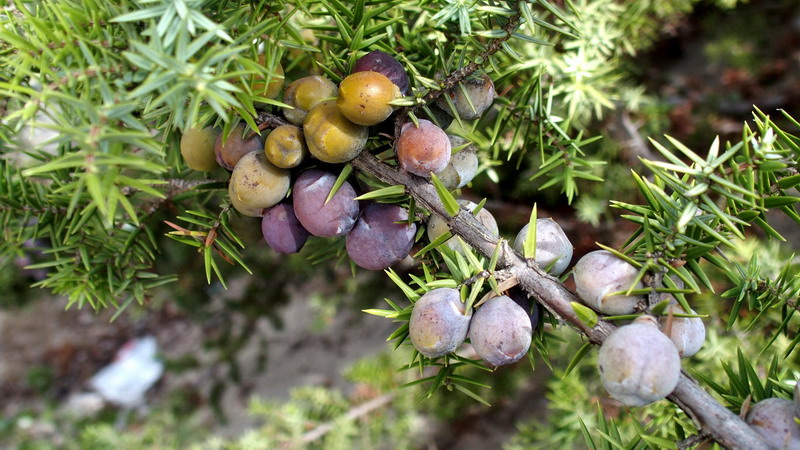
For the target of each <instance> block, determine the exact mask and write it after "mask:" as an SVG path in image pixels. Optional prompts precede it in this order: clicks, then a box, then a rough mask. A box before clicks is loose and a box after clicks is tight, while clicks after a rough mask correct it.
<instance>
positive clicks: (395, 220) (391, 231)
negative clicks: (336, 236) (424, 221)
mask: <svg viewBox="0 0 800 450" xmlns="http://www.w3.org/2000/svg"><path fill="white" fill-rule="evenodd" d="M407 221H408V212H407V211H406V210H405V209H403V208H401V207H399V206H395V205H384V204H373V205H369V206H367V207H366V208H364V212H363V213H362V214H361V218H360V219H358V222H357V223H356V226H355V227H353V229H352V230H350V233H348V234H347V244H346V245H347V254H348V255H349V256H350V259H352V260H353V262H355V263H356V265H358V266H359V267H362V268H364V269H368V270H383V269H386V268H388V267H391V266H393V265H394V264H396V263H398V262H400V261H402V260H403V259H404V258H405V257H406V256H408V253H409V252H410V251H411V247H412V246H413V245H414V235H415V234H416V232H417V226H416V225H415V224H414V223H411V224H409V223H407Z"/></svg>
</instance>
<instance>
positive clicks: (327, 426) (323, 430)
mask: <svg viewBox="0 0 800 450" xmlns="http://www.w3.org/2000/svg"><path fill="white" fill-rule="evenodd" d="M394 397H395V393H394V392H390V393H388V394H384V395H381V396H380V397H376V398H373V399H372V400H370V401H368V402H366V403H364V404H361V405H359V406H357V407H355V408H353V409H351V410H350V411H348V412H347V414H345V415H344V416H342V417H340V418H339V419H337V420H332V421H330V422H326V423H324V424H322V425H320V426H318V427H316V428H314V429H313V430H311V431H309V432H308V433H306V434H304V435H303V436H302V437H301V438H300V443H301V444H310V443H312V442H314V441H316V440H317V439H319V438H321V437H322V436H325V435H326V434H328V433H330V432H331V431H332V430H333V429H334V428H335V427H336V424H337V422H338V421H339V420H355V419H358V418H360V417H363V416H365V415H367V414H369V413H371V412H372V411H374V410H376V409H378V408H380V407H382V406H384V405H386V404H388V403H389V402H391V401H392V400H393V399H394Z"/></svg>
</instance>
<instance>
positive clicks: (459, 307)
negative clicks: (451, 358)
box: [408, 288, 472, 358]
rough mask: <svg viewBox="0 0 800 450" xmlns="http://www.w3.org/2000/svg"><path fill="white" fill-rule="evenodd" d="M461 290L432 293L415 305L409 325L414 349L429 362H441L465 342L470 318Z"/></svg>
mask: <svg viewBox="0 0 800 450" xmlns="http://www.w3.org/2000/svg"><path fill="white" fill-rule="evenodd" d="M464 308H465V307H464V304H463V303H461V297H460V295H459V293H458V291H457V290H455V289H451V288H439V289H433V290H431V291H428V292H427V293H426V294H425V295H423V296H422V297H420V298H419V300H417V301H416V302H415V303H414V308H413V309H412V311H411V318H410V319H409V322H408V336H409V338H411V343H412V344H414V348H416V349H417V351H419V352H420V353H421V354H423V355H425V356H427V357H428V358H438V357H440V356H444V355H446V354H448V353H451V352H454V351H456V349H457V348H458V347H459V346H460V345H461V344H462V343H463V342H464V339H466V337H467V330H468V329H469V324H470V318H471V317H472V316H466V315H464Z"/></svg>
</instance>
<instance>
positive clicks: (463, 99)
mask: <svg viewBox="0 0 800 450" xmlns="http://www.w3.org/2000/svg"><path fill="white" fill-rule="evenodd" d="M463 86H464V89H462V88H461V86H456V87H454V88H453V89H450V90H449V91H447V92H445V93H444V94H442V96H441V97H440V98H439V99H438V100H437V103H436V104H437V105H438V106H439V107H440V108H442V109H443V110H445V111H447V112H450V111H451V110H450V107H449V105H448V104H447V100H446V97H445V96H448V97H450V100H451V101H452V102H453V105H454V106H455V109H456V112H457V113H458V116H459V117H460V118H462V119H464V120H474V119H477V118H479V117H481V116H482V115H483V113H484V112H485V111H486V110H487V109H489V107H490V106H492V102H494V97H495V91H494V82H493V81H492V79H491V78H489V76H488V75H482V76H479V77H475V78H469V79H467V80H465V81H464V82H463ZM464 91H466V95H465V94H464ZM467 97H469V100H467ZM470 103H472V105H470ZM473 106H474V107H475V109H473Z"/></svg>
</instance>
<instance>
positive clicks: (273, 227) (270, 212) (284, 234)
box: [261, 203, 309, 254]
mask: <svg viewBox="0 0 800 450" xmlns="http://www.w3.org/2000/svg"><path fill="white" fill-rule="evenodd" d="M261 232H262V234H263V235H264V240H265V241H267V245H269V246H270V248H272V249H273V250H275V251H276V252H278V253H286V254H288V253H297V252H299V251H300V249H301V248H303V245H305V243H306V240H307V239H308V235H309V233H308V231H306V229H305V228H303V225H301V224H300V221H299V220H297V216H295V215H294V208H292V205H291V204H289V203H279V204H277V205H275V206H273V207H272V208H269V209H267V210H266V211H264V218H263V219H262V220H261Z"/></svg>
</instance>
